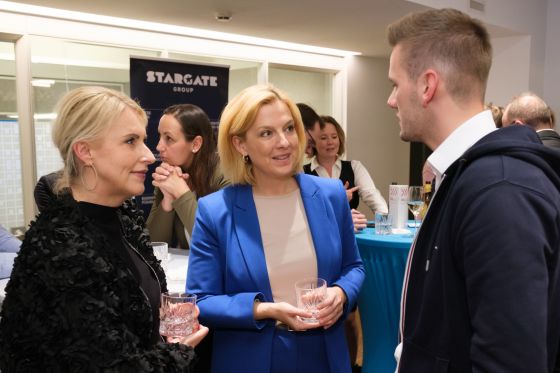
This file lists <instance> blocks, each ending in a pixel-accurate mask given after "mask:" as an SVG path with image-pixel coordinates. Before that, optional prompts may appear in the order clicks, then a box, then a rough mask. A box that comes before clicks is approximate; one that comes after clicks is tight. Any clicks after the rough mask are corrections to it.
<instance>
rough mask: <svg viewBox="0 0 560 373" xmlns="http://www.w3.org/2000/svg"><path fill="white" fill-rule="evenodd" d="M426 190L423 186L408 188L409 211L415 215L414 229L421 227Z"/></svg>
mask: <svg viewBox="0 0 560 373" xmlns="http://www.w3.org/2000/svg"><path fill="white" fill-rule="evenodd" d="M423 197H424V188H422V187H421V186H410V187H408V200H407V204H408V209H409V210H410V212H411V213H412V215H414V227H416V228H418V227H420V219H419V217H420V212H421V211H422V207H423V205H424V198H423Z"/></svg>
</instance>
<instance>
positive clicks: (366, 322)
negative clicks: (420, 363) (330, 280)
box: [356, 228, 413, 373]
mask: <svg viewBox="0 0 560 373" xmlns="http://www.w3.org/2000/svg"><path fill="white" fill-rule="evenodd" d="M412 240H413V236H412V235H410V234H409V235H406V234H392V235H376V234H375V229H373V228H366V229H365V230H363V231H362V232H361V233H358V234H356V241H357V243H358V249H359V250H360V255H361V256H362V260H363V262H364V268H365V272H366V278H365V281H364V284H363V287H362V290H361V292H360V296H359V298H358V307H359V309H360V318H361V321H362V332H363V341H364V348H363V351H364V357H363V367H362V372H364V373H393V372H394V371H395V368H396V362H395V358H394V356H393V354H394V351H395V347H396V346H397V343H398V329H399V318H400V300H401V291H402V284H403V278H404V271H405V267H406V259H407V256H408V252H409V250H410V246H411V244H412Z"/></svg>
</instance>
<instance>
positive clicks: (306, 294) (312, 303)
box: [295, 278, 327, 324]
mask: <svg viewBox="0 0 560 373" xmlns="http://www.w3.org/2000/svg"><path fill="white" fill-rule="evenodd" d="M295 287H296V299H297V306H298V308H301V309H304V310H306V311H309V312H311V314H312V315H313V316H312V317H309V318H305V317H300V319H301V321H303V322H305V323H308V324H314V323H317V322H319V320H317V318H316V316H317V313H318V312H319V311H318V310H317V306H318V305H319V303H321V302H322V301H323V299H325V296H326V295H327V281H325V280H324V279H322V278H307V279H304V280H300V281H298V282H296V284H295Z"/></svg>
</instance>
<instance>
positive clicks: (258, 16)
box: [15, 0, 424, 56]
mask: <svg viewBox="0 0 560 373" xmlns="http://www.w3.org/2000/svg"><path fill="white" fill-rule="evenodd" d="M15 2H19V3H25V4H32V5H39V6H48V7H52V8H59V9H65V10H74V11H80V12H87V13H95V14H101V15H109V16H114V17H123V18H132V19H139V20H144V21H151V22H160V23H167V24H172V25H178V26H186V27H194V28H201V29H207V30H213V31H221V32H230V33H235V34H242V35H248V36H255V37H261V38H267V39H275V40H281V41H287V42H293V43H301V44H309V45H315V46H321V47H329V48H336V49H344V50H351V51H356V52H361V53H362V54H364V55H368V56H382V55H385V56H386V55H388V54H389V51H390V49H389V46H388V45H387V43H386V38H385V28H386V27H387V25H388V24H389V23H390V22H392V21H394V20H396V19H398V18H400V17H401V16H402V15H404V14H406V13H408V12H411V11H415V10H419V9H424V7H422V6H420V5H418V4H415V3H412V2H409V1H405V0H159V1H155V0H96V1H77V0H21V1H19V0H16V1H15ZM217 13H221V14H231V20H230V21H229V22H227V23H224V22H218V21H216V19H215V15H216V14H217Z"/></svg>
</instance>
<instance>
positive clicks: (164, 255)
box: [150, 242, 169, 271]
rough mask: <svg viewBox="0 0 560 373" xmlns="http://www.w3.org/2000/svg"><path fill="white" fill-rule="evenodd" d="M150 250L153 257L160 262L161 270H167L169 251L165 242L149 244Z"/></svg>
mask: <svg viewBox="0 0 560 373" xmlns="http://www.w3.org/2000/svg"><path fill="white" fill-rule="evenodd" d="M150 245H151V246H152V249H153V250H154V256H155V257H156V259H158V260H160V261H161V268H162V269H163V270H164V271H166V270H167V262H168V261H169V249H168V247H167V242H150Z"/></svg>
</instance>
